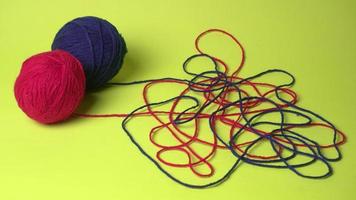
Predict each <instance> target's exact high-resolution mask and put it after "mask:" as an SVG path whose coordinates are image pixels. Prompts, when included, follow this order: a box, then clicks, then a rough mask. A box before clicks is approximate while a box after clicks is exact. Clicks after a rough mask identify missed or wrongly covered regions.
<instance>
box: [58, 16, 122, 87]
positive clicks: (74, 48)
mask: <svg viewBox="0 0 356 200" xmlns="http://www.w3.org/2000/svg"><path fill="white" fill-rule="evenodd" d="M54 49H62V50H65V51H68V52H70V53H71V54H72V55H74V56H75V57H76V58H77V59H78V60H79V61H80V62H81V63H82V65H83V68H84V72H85V75H86V81H87V82H86V87H87V89H89V90H90V89H96V88H99V87H101V86H103V85H104V84H105V83H106V82H108V81H109V80H111V79H112V78H113V77H114V76H115V75H116V74H117V73H118V71H119V70H120V68H121V65H122V63H123V59H124V56H125V54H126V52H127V48H126V44H125V41H124V38H123V37H122V36H121V35H120V34H119V32H118V31H117V29H116V28H115V26H113V25H112V24H111V23H109V22H108V21H106V20H104V19H101V18H98V17H91V16H88V17H80V18H76V19H74V20H72V21H70V22H68V23H67V24H65V25H64V26H63V27H62V28H61V29H60V30H59V32H58V33H57V34H56V36H55V38H54V41H53V43H52V50H54Z"/></svg>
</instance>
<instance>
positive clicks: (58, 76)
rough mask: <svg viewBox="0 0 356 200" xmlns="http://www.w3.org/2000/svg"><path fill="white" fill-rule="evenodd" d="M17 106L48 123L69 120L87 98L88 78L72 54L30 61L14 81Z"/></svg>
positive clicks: (40, 56) (41, 56)
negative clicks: (86, 84) (84, 98)
mask: <svg viewBox="0 0 356 200" xmlns="http://www.w3.org/2000/svg"><path fill="white" fill-rule="evenodd" d="M14 90H15V97H16V100H17V103H18V106H19V107H20V108H21V109H22V111H23V112H25V113H26V114H27V115H28V116H29V117H30V118H32V119H34V120H36V121H38V122H41V123H45V124H49V123H55V122H59V121H62V120H65V119H67V118H68V117H69V116H71V115H72V114H73V112H74V111H75V109H76V108H77V107H78V105H79V104H80V102H81V101H82V98H83V96H84V90H85V75H84V71H83V68H82V66H81V64H80V62H79V61H78V60H77V59H76V58H75V57H73V56H72V55H71V54H69V53H67V52H65V51H62V50H55V51H50V52H45V53H40V54H37V55H34V56H32V57H30V58H28V59H27V60H26V61H25V62H24V63H23V65H22V68H21V71H20V74H19V75H18V77H17V79H16V82H15V88H14Z"/></svg>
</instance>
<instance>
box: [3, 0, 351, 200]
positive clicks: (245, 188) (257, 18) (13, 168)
mask: <svg viewBox="0 0 356 200" xmlns="http://www.w3.org/2000/svg"><path fill="white" fill-rule="evenodd" d="M85 15H94V16H99V17H102V18H105V19H107V20H109V21H110V22H112V23H113V24H114V25H116V26H117V27H118V29H119V31H120V32H121V33H122V34H123V35H124V37H125V39H126V41H127V44H128V49H129V54H128V55H127V58H126V60H125V64H124V66H123V69H122V71H121V72H120V74H119V75H118V77H116V78H115V80H118V81H131V80H141V79H147V78H159V77H163V76H176V77H181V78H185V77H186V76H185V75H184V74H183V72H182V70H181V67H180V66H181V63H182V62H183V61H184V59H185V58H186V57H187V56H189V55H191V54H193V53H194V50H193V39H194V37H195V36H196V35H197V34H198V33H199V32H201V31H203V30H205V29H207V28H211V27H217V28H223V29H226V30H228V31H230V32H231V33H233V34H234V35H236V36H237V37H238V38H239V39H240V40H241V41H242V43H243V44H244V46H245V47H246V51H247V62H246V65H245V68H244V69H243V71H242V73H241V75H243V76H247V75H252V74H255V73H257V72H261V71H263V70H266V69H269V68H281V69H285V70H287V71H290V72H291V73H293V74H294V75H295V76H296V77H297V84H296V86H295V87H294V89H295V90H296V91H297V93H298V94H299V95H300V104H299V105H302V106H304V107H306V108H310V109H312V110H314V111H316V112H319V113H321V114H322V115H323V116H326V117H327V119H329V120H331V121H332V122H334V123H335V124H336V125H337V127H339V128H340V129H341V130H343V131H344V132H345V133H346V134H347V135H348V142H347V144H346V145H344V146H343V147H342V152H343V155H344V159H343V160H342V161H341V162H337V163H333V164H332V166H333V167H334V169H335V174H334V175H333V176H332V177H330V178H328V179H324V180H308V179H303V178H300V177H298V176H296V175H294V174H293V173H291V172H290V171H286V170H274V169H266V168H259V167H253V166H251V165H247V164H243V165H241V166H240V167H239V168H238V170H237V171H236V172H235V173H234V174H233V175H232V177H231V178H230V179H229V180H228V181H227V182H226V183H224V184H223V185H221V186H219V187H215V188H211V189H205V190H192V189H188V188H185V187H182V186H180V185H178V184H176V183H174V182H173V181H171V180H170V179H168V178H167V177H166V176H165V175H163V174H161V173H160V172H159V171H158V170H157V169H156V168H155V167H154V166H153V164H152V163H151V162H149V161H148V160H147V159H146V158H144V157H143V156H141V155H140V154H139V152H138V150H137V149H136V147H135V146H134V145H133V144H131V143H130V142H129V139H128V137H127V136H126V135H125V134H124V132H123V131H122V130H121V125H120V123H121V120H120V119H82V118H74V119H71V120H69V121H67V122H65V123H61V124H58V125H53V126H44V125H40V124H37V123H36V122H33V121H32V120H30V119H28V118H27V117H26V116H25V115H24V114H23V113H22V112H21V111H20V110H19V109H18V107H17V105H16V101H15V99H14V97H13V91H12V89H13V82H14V80H15V78H16V76H17V73H18V72H19V69H20V66H21V63H22V61H23V60H24V59H25V58H27V57H29V56H30V55H33V54H35V53H38V52H42V51H47V50H49V49H50V45H51V42H52V39H53V37H54V35H55V33H56V32H57V31H58V29H59V28H60V27H61V26H62V25H63V24H64V23H66V22H67V21H69V20H71V19H73V18H75V17H78V16H85ZM355 31H356V1H353V0H339V1H336V0H334V1H333V0H292V1H285V0H273V1H265V0H244V1H241V0H235V1H234V0H230V1H228V0H225V1H207V0H205V1H192V0H184V1H183V0H180V1H167V0H160V1H158V0H150V1H135V0H111V1H109V0H100V1H93V0H82V1H73V0H61V1H50V0H44V1H18V0H11V1H5V0H0V199H2V200H15V199H16V200H32V199H34V200H45V199H46V200H47V199H50V200H57V199H60V200H64V199H66V200H70V199H73V200H74V199H85V200H89V199H96V200H98V199H105V200H112V199H121V200H124V199H157V200H158V199H183V200H189V199H194V200H195V199H205V200H210V199H223V198H225V199H227V198H233V199H282V198H283V199H313V200H317V199H323V200H327V199H343V200H346V199H355V190H356V170H355V166H356V157H355V152H356V142H355V136H354V130H355V122H354V120H355V119H356V115H355V113H356V112H355V111H356V104H355V99H356V93H355V88H356V78H355V75H356V74H355V72H356V70H355V66H356V59H355V52H356V33H355ZM212 40H213V39H212ZM211 44H214V42H212V43H211ZM206 45H209V43H208V42H207V44H206ZM212 46H214V47H215V46H219V45H212ZM219 48H220V49H218V52H219V53H220V54H222V55H225V56H226V58H227V59H228V60H229V61H231V62H234V59H236V58H237V57H236V55H235V54H234V53H232V50H231V48H224V47H222V46H220V47H219ZM215 50H217V49H215ZM232 64H234V63H232ZM140 94H141V87H139V86H132V87H123V88H110V89H106V90H102V91H100V92H97V93H92V94H90V95H88V97H87V98H86V99H85V102H84V104H83V106H82V107H81V108H80V110H81V111H82V112H87V113H124V112H129V111H131V110H132V109H134V108H136V107H137V106H139V105H141V104H142V100H141V99H140V98H139V97H140ZM156 98H157V96H156ZM145 125H146V126H145ZM148 125H149V124H139V126H140V127H141V128H147V126H148ZM135 137H137V138H139V139H141V140H144V139H147V134H146V133H144V132H139V133H135Z"/></svg>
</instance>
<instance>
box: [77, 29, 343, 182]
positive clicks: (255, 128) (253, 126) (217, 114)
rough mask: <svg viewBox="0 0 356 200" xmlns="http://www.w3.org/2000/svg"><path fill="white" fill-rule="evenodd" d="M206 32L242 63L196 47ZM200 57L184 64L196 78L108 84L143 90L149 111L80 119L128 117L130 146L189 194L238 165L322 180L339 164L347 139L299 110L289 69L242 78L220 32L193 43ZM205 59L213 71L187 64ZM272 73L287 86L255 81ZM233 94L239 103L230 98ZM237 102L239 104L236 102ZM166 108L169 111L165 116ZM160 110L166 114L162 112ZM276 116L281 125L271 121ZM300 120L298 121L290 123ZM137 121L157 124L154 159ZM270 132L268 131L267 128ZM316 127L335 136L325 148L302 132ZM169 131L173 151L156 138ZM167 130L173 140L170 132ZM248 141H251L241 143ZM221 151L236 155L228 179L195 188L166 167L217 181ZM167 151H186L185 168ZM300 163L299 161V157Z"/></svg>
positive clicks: (124, 124)
mask: <svg viewBox="0 0 356 200" xmlns="http://www.w3.org/2000/svg"><path fill="white" fill-rule="evenodd" d="M209 33H219V34H223V35H225V36H227V37H228V38H230V39H231V40H232V41H234V42H235V44H236V45H237V47H239V48H240V49H241V52H242V55H241V56H242V59H241V62H240V64H239V65H238V66H237V67H236V68H235V69H234V71H233V72H232V74H231V75H229V74H228V71H229V70H231V67H229V66H228V65H227V64H226V63H225V62H224V61H223V60H222V59H220V58H217V57H214V56H212V55H208V54H206V53H204V52H203V51H202V50H201V49H200V47H199V41H200V40H201V38H202V37H203V36H205V35H206V34H209ZM195 45H196V49H197V51H198V52H199V53H198V54H196V55H193V56H190V57H189V58H187V60H186V61H185V62H184V64H183V70H184V72H185V73H186V74H188V75H190V76H192V78H191V79H178V78H169V77H168V78H161V79H152V80H143V81H134V82H130V83H114V82H112V83H109V84H110V85H117V86H124V85H135V84H145V85H144V89H143V92H142V94H143V100H144V102H145V104H144V105H142V106H140V107H138V108H136V109H134V110H133V111H132V112H130V113H128V114H82V113H77V115H78V116H81V117H123V118H124V119H123V121H122V128H123V130H124V131H125V133H126V134H127V135H128V137H129V139H130V140H131V142H132V143H133V144H134V145H135V146H136V147H137V148H138V150H139V151H140V152H141V153H142V154H143V155H144V156H145V157H147V158H148V159H149V160H150V161H151V162H152V163H153V164H154V165H155V166H156V167H157V168H158V169H159V170H160V171H161V172H162V173H164V174H165V175H167V176H168V177H169V178H170V179H172V180H173V181H175V182H177V183H179V184H181V185H184V186H186V187H190V188H206V187H211V186H216V185H218V184H220V183H222V182H224V181H225V180H227V178H228V177H229V176H230V175H231V174H232V173H233V172H234V171H235V169H236V168H237V167H238V165H239V164H240V163H246V164H250V165H254V166H259V167H268V168H275V169H288V170H290V171H291V172H293V173H295V174H296V175H298V176H301V177H304V178H312V179H319V178H325V177H328V176H330V175H332V173H333V169H332V166H331V164H330V163H331V162H335V161H338V160H340V159H341V157H342V156H341V152H340V150H339V146H340V145H342V144H343V143H344V142H345V141H346V136H345V135H344V133H342V132H341V131H340V130H338V129H337V128H336V127H335V126H334V125H333V124H332V123H331V122H330V121H328V120H327V119H326V118H324V117H323V116H321V115H319V114H317V113H315V112H313V111H311V110H309V109H305V108H302V107H300V106H298V105H297V99H298V98H297V94H296V93H295V92H294V91H293V90H292V89H290V88H291V87H292V86H293V85H294V83H295V78H294V76H293V75H292V74H290V73H289V72H287V71H284V70H280V69H271V70H267V71H264V72H261V73H258V74H256V75H253V76H250V77H245V78H244V77H241V76H239V72H240V70H241V68H242V67H243V65H244V61H245V52H244V48H243V47H242V45H241V43H240V42H239V41H238V40H237V39H236V38H235V37H234V36H233V35H231V34H230V33H228V32H226V31H224V30H220V29H209V30H207V31H205V32H203V33H201V34H200V35H199V36H198V37H197V39H196V41H195ZM202 57H203V58H206V59H209V60H210V61H211V63H212V65H213V66H212V69H211V70H208V71H203V72H200V73H194V72H192V71H191V70H190V69H189V67H188V65H189V63H190V62H191V61H192V60H194V59H196V58H202ZM270 74H275V75H280V76H285V77H286V78H288V81H286V82H284V83H282V84H278V85H274V84H271V83H268V82H263V81H258V79H259V78H262V77H265V76H267V75H270ZM162 83H164V84H167V83H168V84H174V85H181V86H184V87H185V89H183V90H182V91H181V92H180V94H179V95H178V96H175V97H172V98H168V99H162V101H159V102H151V101H150V100H149V99H148V93H150V88H151V87H152V86H153V85H159V84H162ZM232 96H234V97H235V98H233V99H231V97H232ZM236 97H237V98H236ZM183 102H185V103H187V102H191V104H190V106H188V107H187V106H185V108H186V109H184V110H180V109H178V107H179V105H180V104H182V103H183ZM163 105H170V108H169V109H168V110H166V109H163ZM160 108H161V109H160ZM272 114H274V115H277V120H276V119H275V118H273V120H272V119H271V118H269V115H272ZM290 116H294V117H297V118H298V120H293V118H292V119H291V118H290ZM136 117H150V118H151V119H152V120H154V121H156V122H157V123H158V125H157V126H154V127H152V128H151V130H150V131H148V132H147V138H148V139H149V140H150V142H151V144H152V146H154V148H155V149H156V154H155V156H151V155H150V154H149V153H148V152H147V151H146V150H145V149H144V147H143V146H142V145H141V144H140V143H139V142H138V141H137V140H136V139H135V137H134V135H133V134H132V131H131V130H130V129H129V128H128V124H129V123H130V122H131V121H134V119H135V118H136ZM204 121H207V122H208V124H209V128H210V135H211V136H212V137H210V138H209V139H207V138H206V137H203V136H202V135H203V134H202V133H201V127H200V126H201V124H202V122H204ZM217 124H224V125H225V126H227V127H228V129H219V127H218V126H217ZM187 125H190V126H192V127H194V128H193V130H190V131H187V130H186V129H184V127H185V126H187ZM266 127H269V128H266ZM311 128H324V129H326V130H330V132H329V134H331V138H332V139H331V140H330V141H328V142H327V143H322V142H320V141H319V139H320V138H322V137H323V136H321V135H318V134H320V133H318V132H315V131H314V132H313V136H314V137H309V136H308V135H307V134H305V130H308V129H311ZM161 130H165V136H166V137H169V138H170V139H173V140H174V141H175V142H176V144H173V145H168V144H165V143H162V142H159V141H157V140H156V139H155V138H156V136H157V135H158V134H161V133H162V131H161ZM167 132H168V133H169V134H167ZM244 136H250V138H252V139H250V140H247V141H246V139H241V138H243V137H244ZM262 143H264V144H268V145H269V147H270V149H271V150H272V152H273V153H272V154H270V155H265V154H260V153H256V152H255V151H252V150H253V149H256V148H259V146H260V145H261V144H262ZM196 144H201V145H205V146H206V147H209V149H210V150H208V151H205V152H203V153H202V152H201V151H197V150H196V149H195V148H194V146H196ZM328 149H329V150H334V152H336V154H335V155H334V156H330V155H327V153H325V151H326V150H328ZM217 151H229V152H231V155H232V156H233V157H235V162H234V163H233V164H232V165H231V166H230V168H229V170H227V171H226V173H225V174H224V175H222V176H221V177H218V178H216V179H215V180H214V181H212V182H208V183H205V184H192V183H188V182H186V181H185V180H181V179H178V178H177V177H176V176H174V175H173V174H172V173H170V172H169V171H168V170H166V167H171V168H186V169H189V170H190V171H191V172H192V173H193V174H195V175H196V176H198V177H212V176H214V172H215V167H214V166H213V165H212V164H211V160H212V159H213V157H214V155H216V152H217ZM169 152H181V153H183V154H184V155H185V156H186V158H187V159H186V160H187V162H186V163H181V161H177V162H174V161H168V160H165V159H164V156H162V155H163V154H165V153H169ZM300 158H302V159H300ZM314 163H321V164H322V165H323V166H325V171H324V172H322V173H320V174H310V173H305V172H304V171H303V169H304V168H308V167H309V166H310V165H312V164H314ZM201 165H204V166H206V167H207V168H208V169H209V171H208V172H200V171H199V170H198V166H201Z"/></svg>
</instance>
